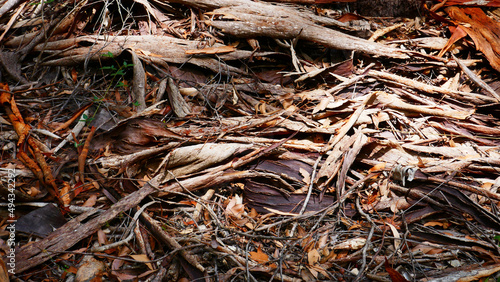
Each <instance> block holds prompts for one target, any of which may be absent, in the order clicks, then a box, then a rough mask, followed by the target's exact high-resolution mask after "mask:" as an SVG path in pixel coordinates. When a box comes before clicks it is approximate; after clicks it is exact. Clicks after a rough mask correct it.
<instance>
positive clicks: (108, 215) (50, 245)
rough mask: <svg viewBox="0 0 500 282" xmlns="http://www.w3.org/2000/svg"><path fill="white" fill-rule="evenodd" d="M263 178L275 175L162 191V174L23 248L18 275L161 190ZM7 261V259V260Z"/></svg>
mask: <svg viewBox="0 0 500 282" xmlns="http://www.w3.org/2000/svg"><path fill="white" fill-rule="evenodd" d="M259 176H260V177H262V176H267V177H273V175H272V174H269V173H261V172H252V171H214V172H211V173H208V174H204V175H201V176H197V177H189V178H187V179H184V180H181V181H179V182H175V183H172V184H169V185H166V186H165V187H163V188H160V187H159V180H160V179H161V178H162V177H163V175H162V174H159V175H157V176H156V177H155V178H153V179H151V180H150V181H149V182H148V183H146V184H145V185H144V187H142V188H141V189H140V190H138V191H136V192H134V193H131V194H129V195H128V196H126V197H124V198H123V199H121V200H120V201H118V202H117V203H116V204H114V205H113V206H112V207H111V208H110V209H108V210H107V211H105V212H103V213H102V214H100V215H99V216H97V217H95V218H93V219H90V220H88V221H87V222H86V223H83V224H82V222H84V221H85V220H87V219H88V218H89V217H90V216H92V215H93V214H94V213H95V212H94V211H92V212H87V213H84V214H82V215H80V216H78V217H77V218H75V219H73V220H71V221H70V222H68V223H66V224H65V225H64V226H62V227H61V228H59V229H57V230H56V231H54V232H52V233H51V234H50V235H49V236H47V237H46V238H44V239H43V240H40V241H38V242H35V243H33V244H29V245H25V246H23V247H22V248H21V249H20V250H18V251H17V256H16V260H17V261H18V263H17V264H16V271H19V272H23V271H25V270H28V269H30V268H32V267H35V266H37V265H40V264H42V263H44V262H45V261H47V260H49V259H51V257H52V255H53V254H57V253H59V252H62V251H66V250H68V249H69V248H71V247H72V246H74V245H75V244H76V243H78V242H79V241H81V240H83V239H84V238H87V237H88V236H90V235H92V234H93V233H94V232H96V231H97V230H98V229H99V228H100V227H102V226H103V225H104V224H106V222H108V221H110V220H112V219H114V218H115V217H116V216H118V215H119V214H120V213H122V212H125V211H127V210H129V209H131V208H133V207H135V206H137V205H138V204H139V203H140V202H141V201H142V200H143V199H144V198H146V197H147V196H149V195H151V194H153V193H154V192H157V191H158V190H161V192H160V193H159V196H160V197H161V196H166V195H170V194H171V193H172V192H183V191H185V190H188V191H194V190H199V189H203V188H206V187H211V186H215V185H220V184H223V183H228V182H231V181H235V180H240V179H248V178H253V177H259ZM183 254H186V257H185V259H186V260H187V261H193V260H192V258H191V257H189V256H187V252H181V255H183ZM3 259H6V258H5V257H4V258H3Z"/></svg>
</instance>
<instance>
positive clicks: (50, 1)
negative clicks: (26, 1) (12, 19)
mask: <svg viewBox="0 0 500 282" xmlns="http://www.w3.org/2000/svg"><path fill="white" fill-rule="evenodd" d="M54 1H55V0H46V1H43V2H33V3H30V5H32V6H36V5H40V4H50V3H52V2H54Z"/></svg>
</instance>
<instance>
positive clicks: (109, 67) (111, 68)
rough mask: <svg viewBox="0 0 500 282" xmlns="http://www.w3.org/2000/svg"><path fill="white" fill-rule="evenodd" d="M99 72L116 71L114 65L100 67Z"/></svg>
mask: <svg viewBox="0 0 500 282" xmlns="http://www.w3.org/2000/svg"><path fill="white" fill-rule="evenodd" d="M101 70H116V67H115V66H114V65H111V66H104V67H101Z"/></svg>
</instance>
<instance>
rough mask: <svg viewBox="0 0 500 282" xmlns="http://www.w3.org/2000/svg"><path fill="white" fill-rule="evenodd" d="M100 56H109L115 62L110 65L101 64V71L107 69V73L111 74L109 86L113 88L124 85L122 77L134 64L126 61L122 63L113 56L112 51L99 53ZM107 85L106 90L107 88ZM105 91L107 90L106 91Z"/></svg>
mask: <svg viewBox="0 0 500 282" xmlns="http://www.w3.org/2000/svg"><path fill="white" fill-rule="evenodd" d="M101 56H102V57H106V58H111V59H113V61H114V62H115V64H116V65H115V64H112V65H111V66H102V67H101V70H102V71H109V72H110V73H109V75H110V76H111V83H110V87H111V86H113V85H114V86H113V87H114V88H119V87H126V84H125V83H124V82H123V77H124V76H125V75H126V74H127V70H128V69H130V68H132V67H133V66H134V64H129V63H127V62H126V61H123V63H122V64H120V63H119V62H118V60H116V58H115V56H114V54H113V53H111V52H110V51H108V52H107V53H103V54H101ZM110 87H108V90H109V88H110ZM106 92H107V91H106Z"/></svg>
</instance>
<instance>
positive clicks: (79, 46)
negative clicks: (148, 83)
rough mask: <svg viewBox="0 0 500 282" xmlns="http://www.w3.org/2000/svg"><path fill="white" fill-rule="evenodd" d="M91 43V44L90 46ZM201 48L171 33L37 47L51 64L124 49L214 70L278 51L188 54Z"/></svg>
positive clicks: (83, 39)
mask: <svg viewBox="0 0 500 282" xmlns="http://www.w3.org/2000/svg"><path fill="white" fill-rule="evenodd" d="M16 43H17V42H6V43H5V45H6V46H10V47H17V45H16ZM89 45H90V46H89ZM221 46H224V45H223V44H219V43H216V44H214V47H221ZM199 48H200V42H199V41H193V40H184V39H178V38H172V37H168V36H154V35H143V36H128V35H127V36H114V37H107V36H80V37H77V38H71V39H63V40H58V41H53V42H47V43H44V44H39V45H37V46H36V47H35V48H34V50H35V51H39V52H44V53H45V54H48V55H52V54H54V58H50V59H48V60H46V61H44V62H43V63H42V64H43V65H47V66H51V65H56V66H62V65H66V66H71V65H74V64H76V63H83V62H86V61H87V60H91V61H99V60H104V59H105V58H104V57H103V55H108V54H112V55H113V56H114V57H115V58H116V57H118V56H119V55H120V54H121V53H122V52H123V51H124V50H126V49H128V50H132V51H133V52H134V53H136V54H137V55H138V57H139V58H140V59H143V60H147V61H151V62H153V63H165V62H167V63H175V64H184V63H186V62H188V63H190V64H194V65H197V66H200V67H203V68H207V69H210V70H212V71H214V72H227V73H233V74H235V73H240V74H241V73H244V72H243V71H242V70H240V69H238V68H236V67H233V66H230V65H227V64H225V63H224V61H231V60H240V59H244V58H249V57H250V56H252V55H254V56H267V55H270V54H275V53H274V52H257V53H253V52H252V51H245V50H235V51H234V52H230V53H227V54H219V55H218V59H216V58H213V57H207V56H193V55H189V54H186V52H187V51H189V50H195V49H199Z"/></svg>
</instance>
